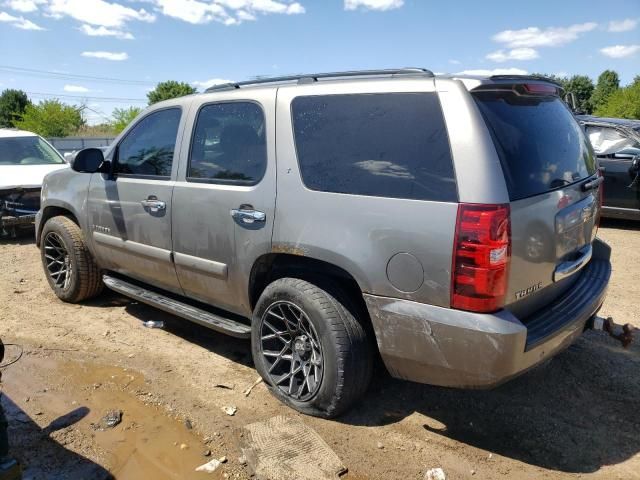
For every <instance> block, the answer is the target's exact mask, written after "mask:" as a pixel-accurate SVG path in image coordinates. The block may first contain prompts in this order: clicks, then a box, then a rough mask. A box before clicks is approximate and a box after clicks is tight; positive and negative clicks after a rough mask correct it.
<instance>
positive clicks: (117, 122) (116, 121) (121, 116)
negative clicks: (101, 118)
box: [111, 107, 142, 134]
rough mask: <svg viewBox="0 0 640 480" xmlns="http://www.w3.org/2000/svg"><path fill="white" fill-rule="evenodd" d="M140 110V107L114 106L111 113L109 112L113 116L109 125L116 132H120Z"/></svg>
mask: <svg viewBox="0 0 640 480" xmlns="http://www.w3.org/2000/svg"><path fill="white" fill-rule="evenodd" d="M140 112H142V109H141V108H140V107H129V108H114V109H113V113H112V114H111V116H112V117H113V120H112V121H111V127H112V128H113V130H114V131H115V133H116V134H118V133H120V132H121V131H123V130H124V129H125V128H126V127H127V125H129V124H130V123H131V122H132V121H133V119H134V118H136V117H137V116H138V115H139V114H140Z"/></svg>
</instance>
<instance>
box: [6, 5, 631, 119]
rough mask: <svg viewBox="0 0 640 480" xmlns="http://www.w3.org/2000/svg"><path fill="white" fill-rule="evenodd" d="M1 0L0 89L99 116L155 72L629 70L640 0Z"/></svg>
mask: <svg viewBox="0 0 640 480" xmlns="http://www.w3.org/2000/svg"><path fill="white" fill-rule="evenodd" d="M602 5H606V8H592V7H590V6H589V5H588V2H585V1H584V0H581V1H575V0H563V1H558V0H555V1H548V0H538V1H537V2H513V1H482V2H481V1H464V2H463V1H453V2H436V1H431V0H0V90H1V89H4V88H21V89H23V90H25V91H27V92H29V94H30V96H31V97H32V98H33V99H35V100H39V99H42V98H52V97H55V96H58V97H59V98H60V99H61V100H64V101H67V102H69V103H77V102H81V101H82V102H84V103H86V104H87V105H88V106H89V108H91V110H92V111H90V112H89V120H90V121H91V122H92V123H96V122H99V121H101V120H103V119H104V118H105V117H108V116H109V115H110V114H111V111H112V109H113V108H114V107H123V106H128V105H141V106H143V105H145V103H146V100H145V95H146V92H147V91H148V90H149V89H150V88H152V87H153V85H155V83H157V82H158V81H162V80H168V79H175V80H181V81H185V82H189V83H191V84H193V85H194V86H195V87H197V88H198V89H200V90H202V89H203V88H205V87H206V86H208V85H210V84H212V83H215V82H216V81H221V80H243V79H247V78H251V77H255V76H257V75H283V74H288V73H300V72H321V71H334V70H347V69H349V70H351V69H363V68H387V67H401V66H420V67H426V68H430V69H431V70H433V71H436V72H452V73H456V72H471V73H486V72H497V73H501V72H504V73H510V72H512V73H527V72H545V73H555V74H560V75H572V74H575V73H581V74H587V75H589V76H591V77H596V76H597V75H598V74H599V73H600V72H601V71H602V70H604V69H607V68H612V69H615V70H616V71H618V72H619V73H620V75H621V78H622V82H623V83H628V82H630V81H631V79H632V78H633V76H634V75H637V74H640V26H639V23H640V2H639V1H638V0H607V1H606V2H605V3H603V4H602Z"/></svg>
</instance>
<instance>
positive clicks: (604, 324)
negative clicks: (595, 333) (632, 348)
mask: <svg viewBox="0 0 640 480" xmlns="http://www.w3.org/2000/svg"><path fill="white" fill-rule="evenodd" d="M589 327H590V328H592V329H593V330H602V331H603V332H606V333H608V334H609V336H610V337H612V338H615V339H616V340H618V341H619V342H620V343H621V344H622V346H623V347H624V348H627V347H628V346H629V345H631V342H633V327H632V326H631V324H629V323H626V324H624V325H622V326H620V325H616V324H615V323H614V322H613V318H611V317H607V318H602V317H598V316H595V317H593V319H592V320H591V322H590V325H589ZM620 329H621V330H622V331H620ZM616 331H617V332H618V333H616Z"/></svg>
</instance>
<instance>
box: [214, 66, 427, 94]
mask: <svg viewBox="0 0 640 480" xmlns="http://www.w3.org/2000/svg"><path fill="white" fill-rule="evenodd" d="M411 74H413V75H416V74H420V75H425V76H427V77H433V76H434V75H433V72H432V71H431V70H427V69H426V68H398V69H382V70H354V71H347V72H328V73H310V74H301V75H288V76H284V77H268V78H257V79H255V80H247V81H244V82H232V83H222V84H220V85H214V86H212V87H209V88H207V89H206V90H205V92H218V91H220V90H235V89H238V88H241V87H246V86H249V85H263V84H267V83H284V82H295V81H297V82H298V83H313V82H317V81H318V79H321V78H344V77H373V76H378V75H411Z"/></svg>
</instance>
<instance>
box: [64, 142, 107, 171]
mask: <svg viewBox="0 0 640 480" xmlns="http://www.w3.org/2000/svg"><path fill="white" fill-rule="evenodd" d="M70 163H71V168H73V169H74V170H75V171H76V172H82V173H96V172H98V171H100V167H102V165H104V163H105V161H104V154H103V153H102V150H100V149H99V148H85V149H84V150H80V151H79V152H78V153H76V155H75V157H74V158H73V159H71V161H70Z"/></svg>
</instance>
